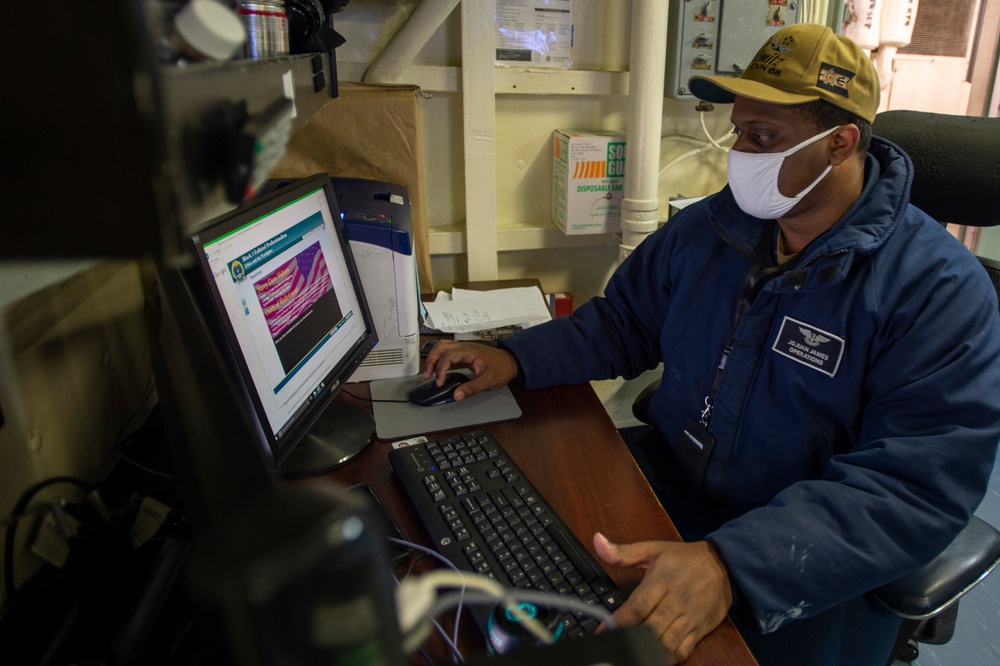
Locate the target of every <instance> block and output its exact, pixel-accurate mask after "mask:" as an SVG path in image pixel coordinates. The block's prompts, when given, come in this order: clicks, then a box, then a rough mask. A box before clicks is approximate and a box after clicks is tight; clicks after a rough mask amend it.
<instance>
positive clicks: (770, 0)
mask: <svg viewBox="0 0 1000 666" xmlns="http://www.w3.org/2000/svg"><path fill="white" fill-rule="evenodd" d="M801 6H802V2H799V1H796V0H739V1H738V2H737V0H711V1H708V2H706V0H670V18H669V21H668V26H669V28H668V34H667V72H666V82H665V85H664V89H663V91H664V95H666V96H667V97H673V98H674V99H695V97H694V95H692V94H691V92H690V91H689V90H688V85H687V84H688V79H690V78H691V77H692V76H694V75H695V74H707V75H718V76H732V77H737V76H739V75H740V74H741V73H742V72H743V70H744V69H745V68H746V67H747V65H749V64H750V61H751V60H752V59H753V57H754V55H755V54H756V53H757V50H758V49H759V48H760V46H761V44H763V43H764V42H765V41H766V40H767V38H768V37H770V36H771V35H772V34H774V33H775V32H776V31H778V30H780V29H781V28H783V27H785V26H786V25H791V24H793V23H798V22H799V21H800V20H802V19H801V18H800V12H801V11H802V10H801ZM824 18H825V17H824Z"/></svg>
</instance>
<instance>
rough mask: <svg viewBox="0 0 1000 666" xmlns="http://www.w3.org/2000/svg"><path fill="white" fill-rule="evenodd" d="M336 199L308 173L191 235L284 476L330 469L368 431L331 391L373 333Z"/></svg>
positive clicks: (366, 421)
mask: <svg viewBox="0 0 1000 666" xmlns="http://www.w3.org/2000/svg"><path fill="white" fill-rule="evenodd" d="M339 210H340V209H339V206H338V205H337V201H336V195H335V194H334V191H333V189H332V187H331V183H330V178H329V176H328V175H327V174H318V175H316V176H312V177H309V178H304V179H302V180H299V181H296V182H293V183H292V184H289V185H286V186H285V187H282V188H281V189H279V190H276V191H274V192H272V193H270V194H267V195H265V196H262V197H260V198H259V199H255V200H252V201H250V202H249V203H246V204H244V205H243V206H241V207H239V208H237V209H235V210H233V211H231V212H229V213H226V214H224V215H222V216H220V217H218V218H216V219H214V220H212V221H211V222H210V223H209V224H208V225H207V226H206V227H205V228H204V229H203V230H201V231H199V232H198V233H197V234H195V235H193V236H192V237H191V241H192V243H193V246H194V250H195V253H196V255H197V257H198V261H199V263H200V266H201V275H202V277H203V278H204V285H205V286H206V287H207V297H206V298H204V301H205V302H204V307H205V309H207V310H212V311H214V314H215V315H216V317H215V319H216V320H217V321H218V323H219V329H220V331H221V337H224V338H225V343H226V345H225V346H226V348H228V350H229V351H230V352H231V359H230V361H231V365H232V366H233V368H234V372H238V374H239V376H240V377H241V378H242V386H243V387H244V388H245V392H244V397H245V398H246V401H247V407H248V408H250V409H252V410H253V411H254V413H255V415H256V418H257V421H258V422H259V424H260V435H261V437H262V438H263V439H264V440H265V441H266V443H267V446H268V448H269V450H270V453H271V455H272V456H273V457H274V460H275V461H276V464H277V468H278V471H279V472H281V473H282V474H283V475H285V476H307V475H311V474H318V473H321V472H324V471H327V470H329V469H332V468H333V467H336V466H337V465H339V464H341V463H343V462H346V461H347V460H349V459H350V458H352V457H353V456H354V455H356V454H357V453H358V452H360V451H361V450H362V449H363V448H364V447H365V446H366V445H367V444H368V443H369V442H370V441H371V439H372V437H373V434H374V428H375V425H374V420H373V419H372V417H371V415H370V414H369V413H368V412H367V411H366V410H364V409H362V408H360V407H358V406H356V405H349V404H346V403H344V402H342V401H334V400H333V397H334V395H335V394H336V393H337V391H338V390H339V389H340V388H341V387H342V386H343V384H344V382H346V381H347V379H348V378H349V377H350V376H351V374H352V373H353V372H354V370H355V369H356V368H357V367H358V366H359V365H360V364H361V362H362V361H363V360H364V359H365V357H366V356H367V355H368V353H369V351H371V349H372V347H374V346H375V344H376V342H378V338H377V335H376V332H375V326H374V324H373V322H372V319H371V314H370V312H369V309H368V305H367V302H366V300H365V294H364V289H363V288H362V285H361V280H360V278H359V274H358V270H357V267H356V266H355V263H354V257H353V254H352V252H351V249H350V245H349V244H348V239H347V235H346V232H345V229H344V224H343V221H342V220H341V217H340V214H339ZM206 314H211V312H209V313H206Z"/></svg>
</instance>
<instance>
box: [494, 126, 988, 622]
mask: <svg viewBox="0 0 1000 666" xmlns="http://www.w3.org/2000/svg"><path fill="white" fill-rule="evenodd" d="M912 177H913V174H912V164H911V163H910V160H909V158H908V157H907V156H906V155H905V154H904V153H902V152H901V151H900V150H899V149H898V148H897V147H895V146H894V145H892V144H890V143H888V142H885V141H882V140H880V139H878V138H874V139H873V141H872V146H871V148H870V151H869V154H868V156H867V161H866V167H865V186H864V189H863V192H862V195H861V197H860V198H859V199H858V201H857V202H856V203H855V204H854V205H853V207H852V208H851V209H850V210H849V211H848V212H847V213H846V214H845V215H844V217H843V218H842V219H841V220H839V221H838V222H837V224H836V225H835V226H833V227H832V228H831V229H829V230H828V231H826V232H825V233H823V234H822V235H821V236H819V237H818V238H816V239H815V240H813V241H812V242H811V243H810V244H809V245H808V246H807V247H806V248H804V249H803V251H802V252H800V253H799V254H798V255H797V257H795V258H794V259H793V260H792V261H791V262H789V264H788V265H787V266H783V267H781V268H780V269H778V270H776V271H775V272H773V274H770V275H766V276H765V277H762V278H761V279H760V280H759V281H758V283H757V284H756V285H755V289H754V290H753V293H752V294H751V296H750V298H752V302H750V303H749V305H748V307H747V308H746V311H745V313H744V314H743V316H742V318H741V319H740V321H739V324H738V326H737V327H736V329H735V332H734V333H733V320H734V312H735V310H736V306H737V302H738V300H739V298H740V294H741V290H742V289H743V285H744V282H745V281H746V277H747V274H748V270H749V268H750V255H751V254H752V252H753V249H754V247H755V245H756V243H757V240H758V236H759V235H760V234H761V233H762V229H768V228H769V225H768V224H766V223H765V221H763V220H760V219H757V218H753V217H750V216H748V215H747V214H745V213H743V212H742V211H741V210H740V209H739V207H738V206H737V205H736V203H735V201H734V199H733V197H732V195H731V193H730V191H729V189H728V187H726V188H725V189H723V190H722V191H721V192H719V193H718V194H716V195H714V196H711V197H708V198H707V199H705V200H702V201H701V202H699V203H698V204H696V205H693V206H690V207H688V208H686V209H685V210H683V211H681V212H680V213H679V214H677V215H676V216H674V217H673V218H671V220H670V221H669V222H668V223H667V224H666V225H665V226H664V227H663V228H662V229H660V230H659V231H657V232H656V233H654V234H652V235H651V236H649V237H648V238H647V239H646V240H645V241H643V242H642V243H641V244H640V245H639V246H638V247H637V248H636V249H635V251H634V252H633V253H632V254H631V255H630V256H629V257H628V258H627V259H626V260H625V261H624V262H623V263H622V265H621V266H620V267H619V269H618V270H617V271H616V272H615V274H614V276H613V277H612V278H611V280H610V282H609V283H608V285H607V287H606V289H605V296H604V297H598V298H594V299H592V300H590V301H589V302H587V303H585V304H584V305H582V306H581V307H580V308H579V309H578V310H577V311H576V312H575V313H574V314H573V315H572V316H570V317H560V318H558V319H556V320H554V321H552V322H549V323H546V324H544V325H541V326H537V327H533V328H530V329H526V330H525V331H523V332H521V333H519V334H517V335H515V336H512V337H510V338H507V339H506V340H505V341H504V343H503V346H504V347H505V348H506V349H508V350H510V351H511V352H512V353H513V354H514V355H515V357H516V359H517V362H518V364H519V370H520V373H519V381H522V382H523V383H524V384H525V385H526V386H528V387H539V386H549V385H555V384H570V383H578V382H582V381H587V380H591V379H601V378H612V377H617V376H623V377H625V378H632V377H635V376H637V375H638V374H640V373H641V372H643V371H645V370H648V369H650V368H654V367H656V366H657V364H658V363H660V362H661V361H662V363H663V379H662V383H661V385H660V387H659V390H658V391H657V392H656V394H655V396H654V397H653V400H652V402H651V412H652V415H653V419H654V421H655V425H656V426H657V428H658V429H659V431H660V432H661V433H662V435H663V439H664V440H665V444H664V446H669V447H671V449H672V451H671V453H672V454H674V456H675V457H676V460H677V467H678V470H679V471H680V472H681V473H682V474H683V475H685V476H686V477H687V479H688V481H689V482H690V483H689V485H690V488H691V491H690V495H689V496H690V498H691V501H692V502H695V503H698V504H699V505H700V506H701V508H703V509H705V510H706V515H709V516H710V518H709V519H708V524H707V526H706V529H705V532H706V536H707V538H708V539H710V540H711V541H713V542H714V543H715V544H716V546H717V547H718V549H719V551H720V553H721V555H722V557H723V559H724V561H725V563H726V565H727V567H728V570H729V574H730V576H731V578H732V580H733V581H734V583H735V585H736V587H737V588H738V590H737V592H738V594H739V598H740V602H741V603H745V604H746V606H747V608H748V609H749V612H750V615H751V616H752V618H753V622H754V623H755V624H756V626H757V628H758V630H759V631H761V632H764V633H767V632H771V631H774V630H776V629H778V628H779V627H781V626H782V625H784V624H785V623H786V622H787V621H788V620H792V619H795V618H807V617H810V616H813V615H816V614H818V613H821V612H823V611H824V610H825V609H828V608H830V607H832V606H835V605H836V604H839V603H841V602H844V601H845V600H848V599H852V598H857V597H859V596H861V595H863V594H864V593H865V592H867V591H869V590H872V589H875V588H877V587H879V586H880V585H882V584H884V583H887V582H889V581H891V580H894V579H896V578H898V577H900V576H901V575H903V574H905V573H907V572H909V571H910V570H913V569H915V568H917V567H919V566H920V565H922V564H923V563H925V562H926V561H929V560H930V559H931V558H932V557H933V556H934V555H936V554H937V553H938V552H940V551H941V550H942V549H944V547H945V546H946V545H947V544H948V543H950V541H951V540H952V538H953V537H954V536H955V535H956V534H957V533H958V532H959V531H960V529H961V528H962V527H963V526H964V525H965V524H966V522H967V521H968V519H969V517H970V515H971V514H972V512H973V511H974V510H975V509H976V507H977V506H978V504H979V502H980V501H981V500H982V497H983V495H984V493H985V490H986V486H987V483H988V480H989V476H990V472H991V470H992V466H993V462H994V457H995V455H996V450H997V443H998V441H1000V316H998V313H997V307H996V303H997V301H996V294H995V292H994V290H993V287H992V285H991V284H990V282H989V280H988V278H987V275H986V274H985V271H983V269H982V267H981V266H980V265H979V263H978V262H977V260H976V259H975V257H974V256H973V255H972V254H971V253H970V252H969V251H968V250H967V249H966V248H965V247H963V246H962V245H961V244H960V243H959V242H958V241H957V240H956V239H955V238H954V237H952V236H951V235H950V234H949V233H948V232H947V231H946V230H945V229H944V228H943V227H942V225H940V224H939V223H938V222H936V221H934V220H933V219H931V218H930V217H929V216H927V215H926V214H924V213H923V212H922V211H920V210H918V209H916V208H915V207H913V206H911V205H910V204H909V192H910V185H911V182H912ZM770 229H772V230H773V224H771V225H770ZM772 233H774V232H773V231H772ZM774 240H775V238H772V239H769V244H770V245H769V247H770V248H771V249H770V252H773V248H774ZM771 261H772V262H773V255H772V257H771ZM731 335H732V349H731V352H730V353H729V355H728V359H727V362H726V365H725V369H724V372H723V373H722V375H721V378H720V381H719V384H718V389H717V393H716V395H715V399H714V410H713V412H712V415H711V421H710V423H709V425H708V430H709V431H710V432H711V434H712V435H713V436H714V437H715V439H716V444H715V448H714V450H712V451H711V455H710V456H707V457H706V456H702V457H701V458H699V457H698V456H693V457H692V456H691V451H690V450H687V451H686V450H685V445H688V448H690V446H689V444H690V442H689V441H688V439H687V438H686V437H684V436H683V435H682V432H683V430H684V427H685V419H688V418H690V419H694V420H695V421H697V420H698V418H699V416H700V415H701V413H702V411H703V410H704V408H705V398H706V396H707V395H708V394H709V392H710V389H711V387H712V385H713V381H714V380H715V377H716V374H717V370H716V369H717V366H718V365H719V362H720V358H721V357H722V353H723V349H724V348H725V347H726V345H727V341H729V340H730V337H731ZM654 487H655V485H654Z"/></svg>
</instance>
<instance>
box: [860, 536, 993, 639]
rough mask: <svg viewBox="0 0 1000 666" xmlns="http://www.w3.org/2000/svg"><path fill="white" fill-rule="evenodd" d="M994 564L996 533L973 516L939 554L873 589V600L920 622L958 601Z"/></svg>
mask: <svg viewBox="0 0 1000 666" xmlns="http://www.w3.org/2000/svg"><path fill="white" fill-rule="evenodd" d="M997 564H1000V532H997V530H996V528H994V527H993V526H992V525H990V524H989V523H987V522H985V521H984V520H982V519H980V518H978V517H977V516H973V517H972V520H970V521H969V524H968V525H967V526H966V527H965V529H964V530H962V531H961V532H959V534H958V536H957V537H955V540H954V541H952V542H951V544H950V545H949V546H948V547H947V548H945V549H944V551H942V552H941V554H940V555H938V556H937V557H935V558H934V559H933V560H931V561H930V562H929V563H928V564H926V565H924V566H923V567H921V568H920V569H917V570H916V571H913V572H911V573H909V574H907V575H905V576H903V577H902V578H900V579H899V580H896V581H893V582H892V583H889V584H887V585H883V586H882V587H880V588H879V589H877V590H875V592H874V594H875V598H876V599H878V600H879V601H881V602H882V603H883V604H884V605H885V606H886V607H887V608H889V610H891V611H892V612H894V613H896V614H897V615H899V616H901V617H904V618H907V619H911V620H924V619H926V618H929V617H932V616H934V615H936V614H938V613H940V612H941V611H942V610H944V609H945V608H947V607H948V606H950V605H951V604H953V603H954V602H956V601H958V599H959V597H961V596H962V595H963V594H965V593H966V592H968V591H969V590H971V589H972V588H973V587H975V586H976V584H977V583H979V581H981V580H982V579H984V578H985V577H986V576H987V574H989V573H990V571H992V570H993V568H994V567H996V566H997Z"/></svg>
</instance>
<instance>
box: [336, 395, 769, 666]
mask: <svg viewBox="0 0 1000 666" xmlns="http://www.w3.org/2000/svg"><path fill="white" fill-rule="evenodd" d="M347 390H348V391H351V392H352V393H355V394H357V395H363V394H364V395H367V394H365V393H364V392H365V391H367V385H352V386H351V387H349V388H348V389H347ZM511 390H512V391H513V393H514V397H515V399H516V400H517V403H518V405H520V407H521V410H522V411H523V416H522V417H521V418H520V419H517V420H516V421H508V422H506V423H494V424H490V425H488V426H485V427H484V429H486V430H488V431H489V432H491V433H492V434H493V435H494V436H495V437H496V438H497V439H498V440H499V441H500V443H501V444H502V445H503V446H504V448H505V449H506V450H507V452H508V453H509V454H510V456H511V458H513V460H514V461H515V462H516V463H517V464H518V465H519V466H520V467H521V469H522V470H523V471H524V473H525V474H527V476H528V477H529V478H530V479H531V481H532V482H533V483H534V485H535V486H536V487H537V488H538V489H539V491H540V492H541V493H542V494H543V495H544V497H545V499H546V500H548V502H549V503H550V504H551V505H552V507H553V508H554V509H555V510H556V512H557V513H558V514H559V515H560V516H561V517H562V519H563V520H564V521H565V522H566V524H567V525H569V527H570V528H571V529H572V530H573V532H574V533H575V534H576V535H577V537H578V538H579V539H580V541H582V542H583V544H584V545H585V546H587V548H588V550H590V552H591V554H594V549H593V546H592V544H591V537H592V535H593V534H594V532H597V531H600V532H602V533H603V534H604V535H605V536H607V537H608V538H609V539H611V540H612V541H617V542H620V543H629V542H633V541H644V540H649V539H659V540H673V541H679V540H680V537H679V536H678V534H677V530H676V529H674V526H673V523H671V522H670V519H669V518H668V517H667V514H666V512H664V510H663V508H662V507H661V506H660V504H659V502H658V501H657V499H656V496H655V495H654V494H653V491H652V489H651V488H650V487H649V484H648V483H647V482H646V479H645V477H643V476H642V473H641V472H640V471H639V468H638V467H637V466H636V465H635V462H634V461H633V460H632V456H631V455H630V454H629V452H628V448H627V447H626V446H625V443H624V442H623V441H622V439H621V437H620V436H619V435H618V431H617V430H616V429H615V426H614V423H613V422H612V421H611V419H610V418H609V417H608V415H607V412H606V411H605V410H604V407H603V406H602V405H601V403H600V401H599V400H598V398H597V395H596V394H595V393H594V391H593V389H592V388H591V387H590V386H589V385H587V384H581V385H577V386H561V387H553V388H548V389H540V390H538V389H536V390H531V391H529V390H526V389H522V388H519V387H516V386H512V387H511ZM341 395H342V396H343V394H341ZM344 399H345V400H347V401H349V402H356V401H354V400H351V399H350V398H346V397H345V398H344ZM358 404H368V403H358ZM473 429H474V428H464V429H463V430H473ZM427 434H430V433H427ZM389 450H390V445H389V443H388V442H384V441H379V440H376V441H375V442H373V443H372V444H371V445H370V446H369V447H368V448H367V449H366V450H365V451H364V452H363V453H361V454H360V455H359V456H358V457H357V458H355V459H354V460H352V461H350V462H348V463H347V464H346V465H344V466H343V467H341V468H339V469H337V470H334V471H333V472H331V473H329V474H328V475H327V478H332V479H335V480H336V481H338V482H340V483H343V484H346V485H352V484H355V483H360V482H362V481H368V482H369V483H371V484H372V485H373V486H374V487H375V490H376V492H377V493H378V495H379V497H381V499H382V501H383V502H384V503H385V505H386V507H387V508H388V509H389V511H390V512H391V513H392V514H393V516H394V517H395V518H396V520H397V522H398V523H399V525H400V527H401V528H402V530H403V532H404V533H405V534H406V535H407V536H408V537H409V538H410V539H411V540H413V541H415V542H417V543H420V544H424V545H429V540H428V538H427V534H426V532H424V530H423V527H422V526H421V524H420V523H419V519H418V518H417V516H416V514H415V513H414V511H413V509H412V507H411V505H410V503H409V501H408V500H407V499H406V498H405V495H404V493H403V489H402V487H401V486H400V484H399V482H398V481H397V480H396V479H395V477H394V475H393V473H392V468H391V466H390V464H389V461H388V459H387V458H386V456H387V453H388V451H389ZM595 557H596V555H595ZM424 560H425V561H422V562H420V563H418V565H423V566H418V567H417V568H416V571H422V570H425V569H428V568H431V567H432V563H431V562H429V560H430V558H424ZM605 569H606V570H607V571H608V573H609V574H610V575H611V577H612V578H614V580H615V582H617V583H618V585H619V586H620V587H621V588H622V591H623V592H625V593H626V594H629V593H631V591H632V590H633V589H635V586H636V585H637V584H638V582H639V581H640V579H641V578H642V572H641V571H638V570H634V569H615V568H611V567H605ZM403 571H404V572H405V567H404V569H403ZM462 625H463V627H464V628H465V629H466V631H465V632H463V634H462V640H461V642H462V644H463V648H464V649H465V650H467V651H468V650H482V649H483V646H484V643H483V640H482V637H481V636H479V634H478V631H477V630H476V629H475V626H474V623H473V622H472V620H471V618H470V617H466V618H463V620H462ZM470 643H472V644H473V645H471V646H470ZM433 647H434V646H432V648H433ZM442 650H443V645H442ZM428 652H431V649H428ZM431 656H432V657H433V658H434V660H435V662H440V663H450V662H451V659H450V657H449V656H448V655H447V654H446V653H445V652H443V651H442V652H440V653H433V652H432V653H431ZM685 663H686V664H691V665H693V666H698V665H700V664H727V665H731V666H738V665H743V664H755V663H756V661H755V660H754V658H753V657H752V656H751V654H750V652H749V650H748V649H747V647H746V644H745V643H744V642H743V639H742V638H741V637H740V635H739V633H738V632H737V631H736V629H735V628H734V627H733V626H732V624H731V623H730V622H729V620H728V619H727V620H726V621H725V622H723V624H722V625H721V626H719V627H718V628H717V629H716V630H715V631H714V632H712V633H711V634H710V635H708V636H706V637H705V639H704V640H702V641H701V643H699V644H698V647H697V648H696V650H695V652H694V653H693V654H692V655H691V657H690V658H689V659H688V660H687V661H686V662H685Z"/></svg>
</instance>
